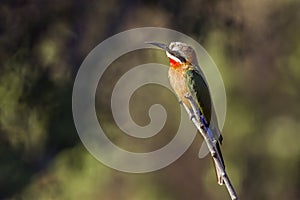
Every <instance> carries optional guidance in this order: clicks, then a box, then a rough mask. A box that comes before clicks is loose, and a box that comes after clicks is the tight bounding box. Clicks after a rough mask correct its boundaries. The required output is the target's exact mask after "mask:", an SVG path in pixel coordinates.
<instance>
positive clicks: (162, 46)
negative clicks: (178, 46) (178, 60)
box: [145, 42, 170, 51]
mask: <svg viewBox="0 0 300 200" xmlns="http://www.w3.org/2000/svg"><path fill="white" fill-rule="evenodd" d="M145 43H146V44H152V45H154V46H157V47H159V48H161V49H163V50H166V51H170V50H169V47H168V45H166V44H163V43H159V42H145Z"/></svg>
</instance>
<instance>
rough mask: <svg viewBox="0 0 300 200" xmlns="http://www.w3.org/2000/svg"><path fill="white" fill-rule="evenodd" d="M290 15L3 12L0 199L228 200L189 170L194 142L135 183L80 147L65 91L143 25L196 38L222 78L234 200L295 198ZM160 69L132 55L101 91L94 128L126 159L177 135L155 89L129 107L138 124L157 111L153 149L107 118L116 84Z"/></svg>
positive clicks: (40, 8)
mask: <svg viewBox="0 0 300 200" xmlns="http://www.w3.org/2000/svg"><path fill="white" fill-rule="evenodd" d="M299 9H300V3H299V2H298V1H296V0H289V1H268V0H263V1H242V0H230V1H209V0H201V1H197V0H188V1H180V0H173V1H171V0H166V1H156V0H145V1H143V0H139V1H129V0H124V1H121V0H113V1H83V0H78V1H73V2H72V1H57V0H54V1H47V0H46V1H37V0H28V1H27V0H15V1H8V0H7V1H5V0H4V1H1V5H0V11H1V12H0V19H1V20H0V44H1V48H0V60H1V65H0V143H1V145H0V199H82V198H86V199H107V200H109V199H111V200H112V199H128V200H129V199H130V200H132V199H134V200H135V199H136V200H139V199H145V200H148V199H149V200H152V199H165V200H169V199H172V200H173V199H178V200H179V199H228V198H229V197H228V194H227V191H226V189H225V187H220V186H218V185H217V183H216V179H215V177H214V176H215V174H214V171H213V168H212V162H211V160H210V159H209V158H206V159H201V160H199V159H197V153H198V150H199V147H200V144H201V141H202V139H201V137H200V136H197V137H196V139H195V141H194V143H193V145H192V146H191V147H190V148H189V150H188V151H187V152H186V153H185V154H184V155H183V156H182V157H181V158H180V159H179V160H177V161H176V162H175V163H173V164H172V165H171V166H168V167H167V168H165V169H162V170H159V171H157V172H153V173H149V174H139V175H137V174H135V175H133V174H126V173H121V172H117V171H115V170H112V169H110V168H108V167H105V166H104V165H102V164H101V163H99V162H98V161H96V160H95V159H94V158H93V157H92V156H91V155H90V154H89V153H88V152H87V150H86V149H85V148H84V147H83V145H82V143H81V142H80V140H79V138H78V136H77V132H76V130H75V127H74V124H73V119H72V110H71V103H72V100H71V94H72V93H71V91H72V85H73V81H74V79H75V76H76V72H77V70H78V68H79V66H80V64H81V62H82V61H83V59H84V58H85V56H86V55H87V54H88V53H89V51H90V50H92V49H93V48H94V47H95V46H96V45H97V44H98V43H99V42H101V41H103V40H105V39H106V38H107V37H109V36H111V35H113V34H116V33H118V32H120V31H123V30H127V29H130V28H135V27H141V26H161V27H167V28H171V29H175V30H177V31H180V32H183V33H185V34H187V35H189V36H191V37H193V38H194V39H195V40H197V41H199V42H200V43H201V44H202V45H203V46H204V47H205V48H206V50H207V51H208V52H209V54H210V55H211V57H212V58H213V60H214V61H215V62H216V64H217V66H218V67H219V70H220V72H221V74H222V76H223V79H224V83H225V87H226V92H227V102H228V110H227V118H226V123H225V127H224V130H223V135H224V145H223V152H224V153H223V154H224V157H225V162H226V167H227V171H228V174H229V176H230V177H231V180H232V182H233V184H234V186H235V187H236V189H237V192H238V194H239V196H240V198H241V199H299V198H300V191H299V186H300V181H299V180H300V170H299V169H300V145H299V144H298V142H299V140H300V135H299V131H300V125H299V124H300V106H299V102H300V93H299V85H300V39H299V35H300V29H299V27H300V14H299ZM157 61H161V62H166V60H165V58H164V55H161V52H157V51H154V50H152V51H150V50H147V51H146V50H145V51H141V52H131V53H129V54H127V55H124V56H122V57H120V58H119V59H118V60H116V61H115V62H114V63H112V66H111V67H110V68H109V69H108V70H107V71H106V72H105V77H104V78H103V80H102V83H103V84H99V86H98V92H97V99H96V102H97V108H98V110H101V113H100V111H99V113H98V118H99V120H100V121H101V123H102V125H103V127H104V129H105V130H107V132H110V133H111V134H110V135H109V137H110V138H111V139H112V140H113V141H114V142H115V143H117V144H118V145H120V146H122V147H123V148H126V147H128V148H129V150H134V151H148V150H153V149H157V148H159V147H161V146H162V145H164V144H165V143H166V142H167V141H169V140H170V139H171V138H172V137H173V136H174V134H175V132H176V129H177V128H178V122H179V113H178V111H179V106H178V103H177V101H176V98H175V97H174V96H173V95H172V94H171V93H170V92H169V91H167V90H165V89H161V88H159V87H157V86H145V87H144V88H140V89H139V90H138V91H137V92H136V94H135V95H134V96H133V98H132V101H131V112H132V116H133V119H134V120H135V121H136V122H137V123H138V124H141V125H143V124H144V125H145V124H147V123H148V122H149V118H148V115H147V112H148V108H149V107H150V106H151V105H152V104H154V103H161V104H162V105H164V106H165V108H166V110H167V112H168V115H169V116H168V120H167V122H166V126H165V127H164V129H163V130H162V131H161V132H160V133H159V134H158V135H157V136H155V137H153V138H151V139H147V140H145V141H141V140H139V139H133V138H131V137H127V136H124V135H125V134H123V133H122V131H121V130H120V129H119V128H118V127H116V125H115V123H114V121H113V117H112V114H111V111H110V109H109V108H110V101H109V100H107V98H108V97H109V95H110V93H111V91H112V88H113V86H114V84H115V83H116V81H117V80H118V78H120V77H121V76H122V74H124V73H125V72H126V71H127V70H129V69H130V68H132V67H134V66H136V65H138V64H143V63H147V62H157ZM200 63H201V61H200ZM143 90H145V91H146V92H143ZM154 93H155V95H153V94H154ZM153 96H155V97H153ZM149 97H151V98H149ZM144 99H147V101H141V100H144Z"/></svg>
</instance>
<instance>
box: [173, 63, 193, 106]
mask: <svg viewBox="0 0 300 200" xmlns="http://www.w3.org/2000/svg"><path fill="white" fill-rule="evenodd" d="M169 81H170V85H171V87H172V88H173V90H174V91H175V93H176V95H177V97H178V99H179V100H180V101H182V103H184V104H185V105H187V106H188V107H190V106H189V105H190V104H189V101H188V100H187V98H185V97H184V96H185V94H186V93H187V92H188V91H189V90H188V87H187V85H186V78H185V76H184V70H178V69H174V68H172V67H170V69H169Z"/></svg>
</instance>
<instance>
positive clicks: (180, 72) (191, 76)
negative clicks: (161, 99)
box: [146, 42, 225, 185]
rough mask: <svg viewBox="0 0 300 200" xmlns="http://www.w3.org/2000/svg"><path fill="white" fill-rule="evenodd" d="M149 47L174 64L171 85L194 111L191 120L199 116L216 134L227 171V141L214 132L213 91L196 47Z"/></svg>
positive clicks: (170, 68) (185, 45) (179, 45)
mask: <svg viewBox="0 0 300 200" xmlns="http://www.w3.org/2000/svg"><path fill="white" fill-rule="evenodd" d="M146 43H147V44H151V45H154V46H156V47H159V48H161V49H163V50H165V52H166V55H167V57H168V58H169V64H170V67H169V71H168V78H169V82H170V85H171V87H172V88H173V90H174V91H175V94H176V96H177V98H178V100H179V102H180V103H181V104H183V105H184V106H185V107H187V108H188V109H189V110H190V113H193V115H192V116H190V117H194V115H197V116H196V117H197V118H198V119H199V120H201V123H202V124H203V126H205V129H206V130H207V131H208V132H210V133H212V137H213V140H214V144H215V146H216V150H217V151H218V154H219V155H220V158H221V164H222V165H223V168H224V170H225V164H224V160H223V156H222V152H221V148H220V145H221V144H222V140H223V137H222V135H221V132H220V130H219V128H218V127H213V128H210V125H211V120H212V116H215V113H214V109H213V104H212V100H211V95H210V91H209V87H208V84H207V82H206V79H205V77H204V75H203V73H202V70H201V68H200V67H199V65H198V61H197V56H196V52H195V50H194V49H193V47H192V46H190V45H188V44H186V43H183V42H171V43H170V44H169V45H166V44H163V43H159V42H146ZM187 94H189V95H190V98H192V99H193V101H194V102H195V104H196V106H197V108H198V110H199V111H200V113H195V112H194V111H193V109H192V105H191V102H190V100H189V99H188V98H187ZM214 119H215V117H214ZM214 124H217V123H214ZM213 161H214V167H215V170H216V175H217V180H218V183H219V184H220V185H223V184H224V181H223V178H222V174H221V172H220V171H219V170H218V168H217V163H215V162H216V161H215V160H214V159H213Z"/></svg>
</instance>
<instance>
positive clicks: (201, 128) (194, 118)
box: [183, 94, 238, 200]
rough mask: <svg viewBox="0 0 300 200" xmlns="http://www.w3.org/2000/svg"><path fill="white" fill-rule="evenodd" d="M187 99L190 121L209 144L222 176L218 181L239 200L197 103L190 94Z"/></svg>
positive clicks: (218, 171)
mask: <svg viewBox="0 0 300 200" xmlns="http://www.w3.org/2000/svg"><path fill="white" fill-rule="evenodd" d="M185 97H186V98H187V99H188V100H189V102H190V105H191V107H192V110H190V109H189V108H188V107H187V106H186V105H185V104H183V106H184V108H185V109H186V111H187V113H188V114H189V116H190V119H191V120H192V122H193V123H194V124H195V126H196V128H197V129H198V130H199V132H200V133H201V135H202V136H203V138H204V140H205V142H206V144H207V147H208V149H209V151H210V154H211V156H212V158H213V160H214V162H215V165H216V170H217V174H218V176H219V175H220V177H218V179H220V180H219V184H222V183H225V185H226V188H227V190H228V193H229V195H230V197H231V199H232V200H238V197H237V194H236V192H235V190H234V188H233V186H232V184H231V182H230V179H229V177H228V175H227V173H226V171H225V167H224V166H223V164H222V159H221V156H220V154H219V152H218V151H217V148H216V144H215V143H214V138H213V136H212V135H211V134H210V133H209V131H207V129H206V128H205V126H204V125H203V123H202V122H201V120H200V117H199V113H200V110H199V108H198V107H197V106H196V103H195V101H194V99H193V98H192V97H191V95H190V94H187V95H186V96H185ZM195 115H196V116H195Z"/></svg>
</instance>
